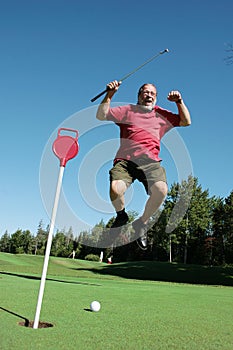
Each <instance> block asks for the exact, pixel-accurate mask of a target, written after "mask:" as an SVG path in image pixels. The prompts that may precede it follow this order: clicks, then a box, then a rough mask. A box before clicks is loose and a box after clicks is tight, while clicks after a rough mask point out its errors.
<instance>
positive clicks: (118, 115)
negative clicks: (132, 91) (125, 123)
mask: <svg viewBox="0 0 233 350" xmlns="http://www.w3.org/2000/svg"><path fill="white" fill-rule="evenodd" d="M127 111H128V106H118V107H113V108H110V109H109V111H108V114H107V116H106V119H107V120H110V121H112V122H114V123H119V122H121V121H122V120H123V118H124V117H125V116H126V115H127Z"/></svg>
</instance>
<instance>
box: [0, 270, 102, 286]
mask: <svg viewBox="0 0 233 350" xmlns="http://www.w3.org/2000/svg"><path fill="white" fill-rule="evenodd" d="M0 274H1V275H8V276H14V277H20V278H26V279H30V280H39V281H40V280H41V277H38V276H32V275H21V274H18V273H12V272H0ZM46 281H52V282H59V283H71V284H82V285H87V286H101V284H97V283H88V282H75V281H65V280H58V279H55V278H46Z"/></svg>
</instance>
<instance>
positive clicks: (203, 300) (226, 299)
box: [0, 253, 233, 350]
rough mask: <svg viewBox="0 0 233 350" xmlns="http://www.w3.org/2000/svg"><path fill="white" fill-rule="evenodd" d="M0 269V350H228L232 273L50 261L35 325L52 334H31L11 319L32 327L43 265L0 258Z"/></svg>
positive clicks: (232, 338)
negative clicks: (96, 304)
mask: <svg viewBox="0 0 233 350" xmlns="http://www.w3.org/2000/svg"><path fill="white" fill-rule="evenodd" d="M0 264H1V271H2V273H1V274H0V282H1V289H0V297H1V303H0V307H2V308H4V309H6V310H8V311H9V312H7V311H4V310H0V319H1V327H0V348H1V349H3V350H5V349H13V348H16V349H19V350H21V349H22V350H25V349H26V350H27V349H43V350H44V349H56V350H57V349H58V350H59V349H79V350H80V349H81V350H82V349H87V350H88V349H95V350H98V349H101V350H102V349H108V350H111V349H114V350H118V349H122V350H124V349H134V350H141V349H145V350H150V349H165V350H166V349H169V350H170V349H171V350H173V349H195V350H196V349H200V350H201V349H203V350H205V349H209V350H212V349H213V350H214V349H219V350H220V349H221V350H224V349H226V350H228V349H229V350H230V349H232V348H233V347H232V345H233V332H232V324H233V312H232V310H233V288H232V287H230V286H232V275H233V273H232V272H233V269H232V268H225V269H223V268H222V269H220V268H212V269H211V268H202V267H200V266H199V267H198V266H185V265H184V266H183V265H178V264H167V263H155V262H136V263H122V264H113V265H107V264H103V263H94V262H87V261H81V260H72V259H60V258H50V263H49V269H48V276H47V277H48V279H47V281H46V287H45V293H44V299H43V305H42V310H41V317H40V320H41V321H45V322H49V323H52V324H53V327H52V328H46V329H37V330H34V329H32V328H28V327H22V326H19V325H18V322H19V321H22V319H21V318H20V317H19V316H15V315H13V314H12V313H10V312H14V313H17V314H18V315H20V316H21V317H22V318H27V319H30V320H33V319H34V316H35V309H36V303H37V297H38V291H39V284H40V276H41V271H42V267H43V257H39V256H29V255H10V254H3V253H0ZM169 280H171V281H172V282H173V283H171V282H168V281H169ZM165 281H167V282H165ZM178 282H183V283H178ZM184 282H187V283H184ZM188 282H189V283H188ZM198 283H201V284H198ZM211 284H213V285H211ZM217 285H218V286H217ZM93 300H98V301H100V302H101V310H100V311H99V312H98V313H93V312H89V311H88V309H89V305H90V302H91V301H93Z"/></svg>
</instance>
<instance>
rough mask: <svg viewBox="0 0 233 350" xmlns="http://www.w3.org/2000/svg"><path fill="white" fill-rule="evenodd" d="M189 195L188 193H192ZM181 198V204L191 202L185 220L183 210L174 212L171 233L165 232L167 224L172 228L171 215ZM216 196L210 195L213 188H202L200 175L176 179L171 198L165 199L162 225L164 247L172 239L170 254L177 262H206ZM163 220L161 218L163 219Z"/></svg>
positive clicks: (170, 192) (169, 194)
mask: <svg viewBox="0 0 233 350" xmlns="http://www.w3.org/2000/svg"><path fill="white" fill-rule="evenodd" d="M190 190H191V198H190V196H188V197H189V198H188V197H186V195H185V194H186V193H190ZM178 201H180V206H181V209H182V205H183V206H184V208H186V207H187V203H188V202H187V201H189V205H188V207H187V210H186V212H185V213H184V216H183V218H182V220H180V217H179V211H178V210H177V213H176V214H174V215H173V221H172V222H171V223H170V225H171V227H172V228H173V227H174V229H173V230H171V232H170V234H169V235H168V234H166V232H164V233H162V232H161V229H162V230H164V231H165V225H166V224H167V226H166V227H167V228H168V229H169V221H168V220H169V218H170V216H171V213H174V210H173V209H174V207H175V205H176V204H177V202H178ZM214 201H215V200H214V198H209V191H208V190H202V187H201V185H199V184H198V179H197V178H195V177H191V176H190V177H189V178H188V180H187V181H185V180H184V181H182V182H181V184H179V183H174V184H173V185H172V186H171V189H170V190H169V192H168V195H167V198H166V200H165V202H164V210H163V213H162V215H161V219H162V220H163V222H162V226H161V229H160V236H161V239H163V240H164V244H163V245H162V244H161V243H160V246H163V247H164V248H165V247H166V246H168V242H170V254H169V255H170V257H171V260H173V261H177V262H184V263H186V262H189V263H202V262H203V261H204V256H205V239H206V237H207V236H208V234H209V231H210V227H211V217H212V209H213V205H214ZM159 223H161V220H160V221H159Z"/></svg>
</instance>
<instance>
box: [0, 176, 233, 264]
mask: <svg viewBox="0 0 233 350" xmlns="http://www.w3.org/2000/svg"><path fill="white" fill-rule="evenodd" d="M177 203H180V205H179V208H180V210H182V208H185V212H184V213H183V214H182V218H181V217H180V211H179V210H178V211H177V212H176V210H175V209H176V207H177ZM128 214H129V218H130V221H131V222H132V221H133V220H134V219H135V218H136V217H137V213H136V212H129V213H128ZM171 215H172V216H173V219H172V222H170V221H171V220H170V221H169V219H170V217H171ZM113 220H114V217H112V218H111V219H110V220H109V221H108V222H107V224H105V223H104V221H103V220H101V221H100V222H99V223H97V224H96V225H95V226H94V227H93V228H92V229H91V230H90V231H82V232H78V233H77V232H76V233H74V232H73V229H72V227H70V228H69V230H68V231H66V230H65V229H64V230H57V231H56V233H55V234H54V237H53V242H52V247H51V255H52V256H57V257H66V258H69V257H70V258H78V259H90V260H99V257H100V255H101V252H102V254H103V260H104V261H107V259H108V258H109V257H112V260H113V262H114V261H115V262H122V261H135V260H157V261H170V262H179V263H185V264H186V263H187V264H201V265H215V266H216V265H218V266H220V265H224V264H232V263H233V191H232V192H231V193H230V195H229V196H228V197H227V198H220V197H216V196H212V197H210V195H209V191H208V190H203V189H202V186H201V185H200V184H198V179H197V178H195V177H192V176H189V178H188V179H187V180H183V181H182V182H181V183H173V184H172V185H171V187H170V189H169V191H168V195H167V198H166V199H165V201H164V204H163V206H162V208H161V209H160V211H158V212H157V213H156V215H155V216H154V217H152V218H151V225H150V228H149V231H148V242H149V245H148V249H147V250H146V251H141V250H140V248H139V247H138V246H137V245H136V243H135V242H134V241H133V242H132V241H131V240H130V237H129V232H128V233H127V232H126V231H125V232H124V230H123V232H122V235H121V236H120V238H119V241H118V242H117V244H116V246H115V247H110V248H106V249H103V248H100V247H101V246H103V245H101V242H104V241H106V237H107V235H108V233H109V228H110V226H111V224H112V222H113ZM48 232H49V226H47V227H46V228H44V227H43V223H42V221H41V222H40V223H39V225H38V229H37V232H36V234H35V235H33V234H32V233H31V232H30V231H29V230H25V231H24V230H21V229H18V230H17V231H16V232H14V233H13V234H11V235H10V234H8V232H7V231H6V232H5V233H4V234H3V235H2V237H1V239H0V251H2V252H6V253H12V254H35V255H44V253H45V249H46V242H47V236H48ZM120 240H122V241H120Z"/></svg>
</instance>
